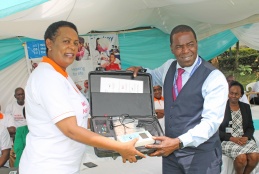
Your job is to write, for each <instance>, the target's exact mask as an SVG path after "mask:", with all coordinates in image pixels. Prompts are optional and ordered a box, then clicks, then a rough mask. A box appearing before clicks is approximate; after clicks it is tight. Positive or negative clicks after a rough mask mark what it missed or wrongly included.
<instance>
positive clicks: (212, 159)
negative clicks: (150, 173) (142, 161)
mask: <svg viewBox="0 0 259 174" xmlns="http://www.w3.org/2000/svg"><path fill="white" fill-rule="evenodd" d="M221 166H222V152H221V147H217V148H215V149H214V150H212V151H208V152H202V153H194V154H192V155H187V156H183V157H176V156H175V155H174V154H171V155H169V156H168V157H163V174H220V172H221Z"/></svg>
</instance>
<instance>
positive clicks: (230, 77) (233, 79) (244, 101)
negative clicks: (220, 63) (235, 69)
mask: <svg viewBox="0 0 259 174" xmlns="http://www.w3.org/2000/svg"><path fill="white" fill-rule="evenodd" d="M226 79H227V82H228V86H229V85H230V84H231V83H232V82H233V81H236V79H235V77H234V76H233V75H229V76H227V77H226ZM239 101H241V102H243V103H247V104H250V103H249V101H248V99H247V97H246V95H245V94H244V95H243V96H242V97H241V98H240V99H239Z"/></svg>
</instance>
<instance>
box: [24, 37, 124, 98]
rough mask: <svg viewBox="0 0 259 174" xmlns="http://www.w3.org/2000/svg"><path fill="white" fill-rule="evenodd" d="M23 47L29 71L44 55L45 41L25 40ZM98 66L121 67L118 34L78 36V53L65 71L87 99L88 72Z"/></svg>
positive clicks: (111, 68) (117, 68)
mask: <svg viewBox="0 0 259 174" xmlns="http://www.w3.org/2000/svg"><path fill="white" fill-rule="evenodd" d="M24 48H25V55H26V59H27V67H28V71H29V73H31V72H32V71H33V70H34V69H35V68H36V67H37V66H38V63H39V62H40V61H41V59H42V56H46V47H45V42H44V41H43V40H38V41H31V42H27V43H25V47H24ZM100 66H101V67H103V68H105V69H106V70H120V69H121V61H120V51H119V42H118V35H116V34H109V35H95V36H79V47H78V53H77V54H76V58H75V61H74V62H73V63H72V64H71V65H69V66H68V67H67V69H66V71H67V73H68V74H69V76H70V77H71V78H72V80H73V81H74V82H75V84H76V85H77V87H78V89H79V90H80V91H81V92H82V94H83V95H85V97H86V98H87V99H88V98H89V95H88V73H89V72H90V71H93V70H95V69H96V67H100Z"/></svg>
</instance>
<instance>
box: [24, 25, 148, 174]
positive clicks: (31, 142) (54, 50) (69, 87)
mask: <svg viewBox="0 0 259 174" xmlns="http://www.w3.org/2000/svg"><path fill="white" fill-rule="evenodd" d="M44 40H45V44H46V53H47V56H44V57H43V59H42V62H41V63H39V66H38V67H37V68H36V69H35V70H34V71H33V72H32V74H31V75H30V77H29V79H28V82H27V85H26V88H25V94H26V97H25V100H26V102H25V105H26V106H25V107H26V120H27V123H28V128H29V133H28V134H27V137H26V146H25V149H24V151H23V153H22V157H21V160H20V164H19V173H20V174H33V173H37V174H46V173H47V174H61V173H62V174H72V173H73V174H79V172H80V164H81V161H82V158H83V155H84V152H85V149H86V146H85V144H87V145H90V146H95V147H99V148H104V149H109V150H114V151H116V152H118V153H119V154H120V155H121V156H122V159H123V162H126V161H127V160H128V161H129V162H130V163H132V162H136V161H137V159H136V156H140V157H145V155H144V154H142V153H141V152H139V151H138V150H136V149H135V143H136V142H137V139H134V140H132V141H130V142H127V143H122V142H118V141H115V140H112V139H109V138H107V137H104V136H101V135H99V134H97V133H94V132H92V131H90V130H87V119H88V115H89V111H90V106H89V103H88V101H87V99H86V98H85V97H84V96H83V94H82V93H81V92H80V91H79V90H78V89H77V87H76V85H75V83H74V82H73V81H72V79H71V78H70V76H69V75H68V73H67V72H66V68H67V67H68V66H69V65H70V64H72V63H73V61H74V60H75V57H76V53H77V52H78V46H79V38H78V32H77V28H76V26H75V25H74V24H73V23H71V22H67V21H58V22H54V23H52V24H51V25H50V26H49V27H48V28H47V30H46V32H45V35H44ZM90 173H91V172H90Z"/></svg>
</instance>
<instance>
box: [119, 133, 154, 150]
mask: <svg viewBox="0 0 259 174" xmlns="http://www.w3.org/2000/svg"><path fill="white" fill-rule="evenodd" d="M135 138H138V141H137V142H136V144H135V147H139V146H145V145H147V144H154V143H155V140H154V139H153V138H152V135H151V134H150V133H149V131H142V132H134V133H131V134H125V135H120V136H117V140H118V141H120V142H128V141H131V140H133V139H135Z"/></svg>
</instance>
